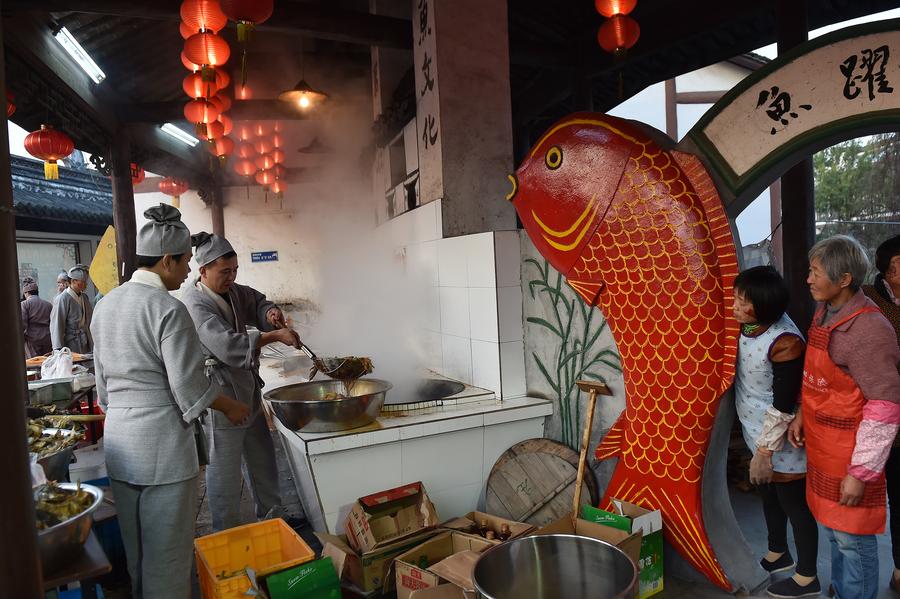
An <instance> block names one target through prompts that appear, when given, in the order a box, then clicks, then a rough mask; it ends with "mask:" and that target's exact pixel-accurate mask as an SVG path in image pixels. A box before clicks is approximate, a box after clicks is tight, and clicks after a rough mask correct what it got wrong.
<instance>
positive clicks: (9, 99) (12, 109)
mask: <svg viewBox="0 0 900 599" xmlns="http://www.w3.org/2000/svg"><path fill="white" fill-rule="evenodd" d="M15 99H16V98H15V96H13V93H12V92H11V91H9V90H6V118H9V117H11V116H12V115H14V114H15V113H16V105H15Z"/></svg>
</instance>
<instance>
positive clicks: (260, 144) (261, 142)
mask: <svg viewBox="0 0 900 599" xmlns="http://www.w3.org/2000/svg"><path fill="white" fill-rule="evenodd" d="M253 147H254V148H255V149H256V153H257V154H268V153H269V152H271V151H272V149H273V148H274V146H272V141H271V140H270V139H269V138H268V137H258V138H256V141H254V142H253Z"/></svg>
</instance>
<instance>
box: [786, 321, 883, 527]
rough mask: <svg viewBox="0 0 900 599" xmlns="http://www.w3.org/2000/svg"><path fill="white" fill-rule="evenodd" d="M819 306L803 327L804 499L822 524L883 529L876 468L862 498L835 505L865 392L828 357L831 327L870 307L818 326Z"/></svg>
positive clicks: (881, 486)
mask: <svg viewBox="0 0 900 599" xmlns="http://www.w3.org/2000/svg"><path fill="white" fill-rule="evenodd" d="M822 311H823V310H821V309H820V310H819V311H817V312H816V315H815V317H814V318H813V323H812V325H810V327H809V341H808V344H807V348H806V361H805V363H804V368H803V395H802V403H801V405H802V409H803V431H804V433H805V436H806V454H807V474H806V501H807V503H809V508H810V510H812V513H813V516H815V518H816V520H817V521H818V522H819V523H820V524H822V525H823V526H827V527H829V528H833V529H835V530H840V531H843V532H847V533H850V534H857V535H870V534H879V533H882V532H884V524H885V518H886V510H885V481H884V474H883V473H882V474H881V475H880V476H879V477H878V478H877V479H876V480H874V481H871V482H867V483H866V488H865V491H864V492H863V497H862V501H861V502H860V503H859V505H857V506H855V507H848V506H845V505H840V504H839V502H840V499H841V481H843V480H844V477H845V476H847V468H848V467H849V466H850V460H851V458H852V457H853V449H854V447H855V446H856V430H857V429H858V428H859V423H860V422H861V421H862V412H863V404H865V398H864V397H863V394H862V392H861V391H860V390H859V387H858V386H857V385H856V382H855V381H854V380H853V379H852V378H851V377H850V375H848V374H846V373H845V372H844V371H843V370H841V369H840V367H838V365H837V364H835V363H834V362H832V361H831V357H830V356H829V355H828V344H829V342H830V340H831V331H832V330H833V329H834V328H835V327H838V326H840V325H842V324H844V323H846V322H849V321H850V320H853V319H854V318H856V317H857V316H859V315H860V314H863V313H865V312H877V311H878V309H877V308H874V307H871V306H869V307H866V308H861V309H860V310H857V311H856V312H854V313H853V314H850V315H849V316H847V317H846V318H843V319H841V320H839V321H837V322H835V323H833V324H830V325H828V326H820V325H819V324H818V323H819V322H820V321H821V320H822Z"/></svg>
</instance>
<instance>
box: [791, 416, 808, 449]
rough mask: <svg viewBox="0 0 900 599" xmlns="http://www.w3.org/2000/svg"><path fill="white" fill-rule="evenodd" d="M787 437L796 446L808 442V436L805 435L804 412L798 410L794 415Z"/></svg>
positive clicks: (801, 445)
mask: <svg viewBox="0 0 900 599" xmlns="http://www.w3.org/2000/svg"><path fill="white" fill-rule="evenodd" d="M787 437H788V441H789V442H790V444H791V445H793V446H794V447H803V445H804V443H805V442H806V437H805V436H804V435H803V412H801V411H799V410H798V411H797V415H796V416H794V420H793V421H791V425H790V426H789V427H788V432H787Z"/></svg>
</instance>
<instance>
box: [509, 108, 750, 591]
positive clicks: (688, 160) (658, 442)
mask: <svg viewBox="0 0 900 599" xmlns="http://www.w3.org/2000/svg"><path fill="white" fill-rule="evenodd" d="M673 145H674V144H673V142H671V140H668V139H666V138H665V137H664V136H662V135H661V134H660V133H659V132H657V131H655V130H652V129H651V128H649V127H645V126H642V125H641V124H639V123H636V122H633V121H626V120H623V119H619V118H615V117H611V116H607V115H601V114H593V113H577V114H573V115H570V116H568V117H566V118H564V119H563V120H561V121H559V122H558V123H556V124H555V125H554V126H553V127H552V128H550V130H549V131H548V132H547V133H545V134H544V136H543V137H542V138H541V139H540V140H539V141H538V142H537V144H536V145H535V146H534V147H533V148H532V150H531V152H530V153H529V154H528V156H527V157H526V159H525V160H524V161H523V163H522V165H521V166H520V167H519V169H518V170H517V171H516V174H515V176H511V177H510V179H511V180H512V183H513V191H512V193H511V194H510V195H509V197H508V198H507V199H509V200H511V201H512V202H513V204H514V206H515V209H516V211H517V213H518V215H519V218H520V219H521V221H522V223H523V225H524V226H525V230H526V231H527V232H528V235H529V237H530V238H531V240H532V241H533V242H534V245H535V246H536V247H537V249H538V251H539V252H540V253H541V254H542V255H543V256H544V257H545V258H546V259H547V260H548V261H549V263H550V264H552V265H553V267H554V268H556V269H557V270H558V271H559V272H561V273H563V275H564V276H565V277H566V280H567V281H568V284H569V285H570V286H571V287H572V289H574V290H575V291H576V292H577V294H578V295H579V296H581V298H582V299H584V301H585V302H587V303H588V304H589V305H591V306H599V307H600V308H601V310H602V311H603V314H604V315H605V316H606V319H607V320H608V322H609V326H610V329H611V331H612V335H613V337H614V339H615V342H616V345H617V347H618V349H619V353H620V355H621V361H622V371H623V376H624V382H625V394H626V406H625V410H624V411H623V412H622V415H621V416H620V417H619V419H618V420H617V421H616V423H615V424H614V425H613V427H612V428H611V429H610V430H609V432H608V433H607V435H606V436H605V437H604V438H603V440H602V442H601V443H600V445H599V446H598V447H597V449H596V452H595V454H596V457H597V458H598V459H606V458H612V457H617V458H619V462H618V464H617V466H616V468H615V471H614V473H613V476H612V479H611V481H610V483H609V485H608V487H607V489H606V494H605V496H604V499H603V501H602V502H601V505H602V506H605V507H609V503H610V499H611V498H617V499H623V500H626V501H631V502H633V503H636V504H638V505H642V506H646V507H650V508H654V509H659V510H661V512H662V516H663V520H664V524H665V526H664V531H665V533H664V534H665V536H666V538H667V540H668V541H669V543H670V544H671V545H672V546H673V547H675V548H676V549H677V550H678V552H679V553H681V555H682V556H684V557H685V558H686V559H687V561H688V562H689V563H690V564H691V565H693V566H694V567H695V568H696V569H697V570H699V571H700V572H702V573H703V574H705V575H706V576H707V577H708V578H709V579H710V580H711V581H712V582H714V583H715V584H717V585H718V586H721V587H723V588H726V589H730V588H731V585H730V583H729V580H728V578H727V576H726V574H725V572H724V571H723V568H722V566H721V565H720V563H719V560H718V559H717V558H716V555H715V552H714V550H713V548H712V547H711V544H710V542H709V538H708V535H707V532H706V529H705V527H704V522H703V511H702V505H701V482H702V480H701V479H702V477H703V466H704V462H705V459H706V453H707V449H708V447H709V442H710V434H711V431H712V427H713V421H714V418H715V415H716V412H717V409H718V405H719V400H720V398H721V396H722V394H723V393H724V392H725V391H726V390H727V389H728V388H729V387H730V385H731V382H732V379H733V377H734V360H735V354H736V349H737V335H738V324H737V323H736V322H735V321H734V319H733V318H731V310H732V304H733V289H732V282H733V281H734V277H735V276H736V275H737V272H738V264H737V257H736V254H735V248H734V242H733V239H732V234H731V229H730V227H729V224H728V220H727V218H726V215H725V211H724V208H723V206H722V203H721V201H720V199H719V195H718V193H717V192H716V189H715V187H714V185H713V182H712V180H711V179H710V177H709V175H708V174H707V172H706V169H705V168H704V166H703V165H702V163H701V162H700V161H699V159H698V158H697V157H696V156H693V155H691V154H687V153H684V152H679V151H676V150H673V149H672V146H673Z"/></svg>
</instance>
